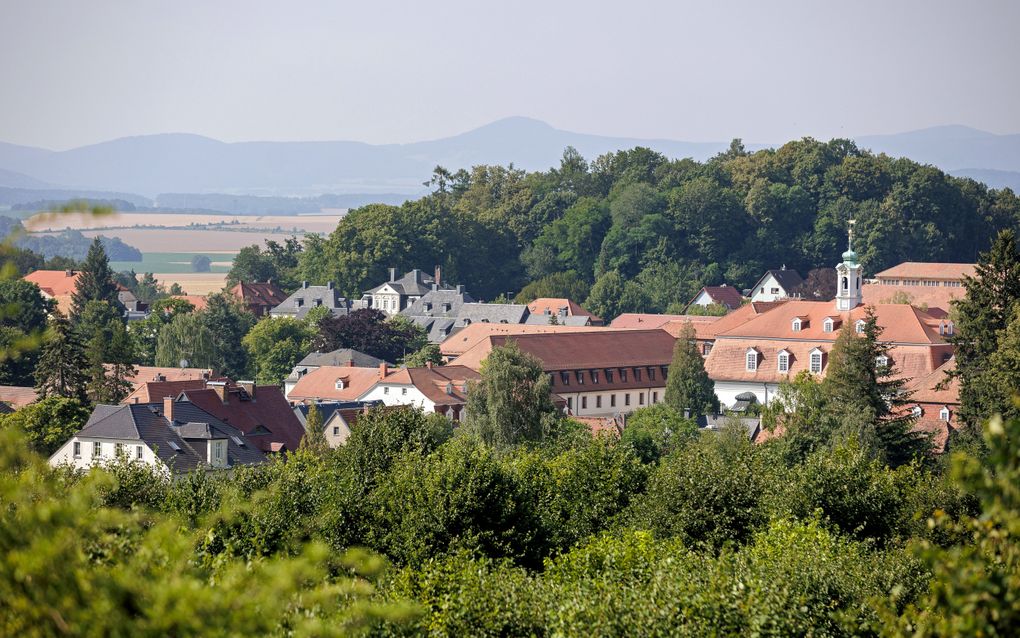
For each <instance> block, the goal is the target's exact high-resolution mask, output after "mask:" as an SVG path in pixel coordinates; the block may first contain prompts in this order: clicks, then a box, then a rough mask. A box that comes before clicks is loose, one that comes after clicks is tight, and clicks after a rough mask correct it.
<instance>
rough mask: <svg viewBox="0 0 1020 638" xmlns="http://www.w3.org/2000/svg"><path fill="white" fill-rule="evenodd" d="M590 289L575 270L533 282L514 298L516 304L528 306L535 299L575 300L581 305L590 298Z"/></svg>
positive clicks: (547, 276) (556, 273)
mask: <svg viewBox="0 0 1020 638" xmlns="http://www.w3.org/2000/svg"><path fill="white" fill-rule="evenodd" d="M589 291H590V288H589V286H588V284H586V283H585V282H584V281H582V280H581V278H580V277H578V276H577V273H575V272H574V271H573V270H568V271H567V272H554V273H552V274H550V275H546V276H545V277H542V278H541V279H538V280H536V281H533V282H531V283H530V284H528V285H527V286H525V287H524V288H522V289H521V292H520V293H518V294H517V296H516V297H514V303H521V304H527V303H531V302H532V301H534V300H535V299H540V298H553V299H573V300H575V301H577V302H578V303H580V301H581V300H583V299H587V298H588V292H589Z"/></svg>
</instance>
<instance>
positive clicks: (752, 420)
mask: <svg viewBox="0 0 1020 638" xmlns="http://www.w3.org/2000/svg"><path fill="white" fill-rule="evenodd" d="M731 423H736V424H738V425H740V426H742V427H743V428H744V429H746V430H747V438H749V439H752V440H753V439H754V437H755V436H757V434H758V430H759V429H760V427H761V419H759V418H757V417H738V416H730V415H727V414H710V415H707V416H705V415H702V416H699V417H698V427H700V428H706V429H708V430H721V429H723V428H725V427H726V426H727V425H730V424H731Z"/></svg>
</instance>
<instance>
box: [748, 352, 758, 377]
mask: <svg viewBox="0 0 1020 638" xmlns="http://www.w3.org/2000/svg"><path fill="white" fill-rule="evenodd" d="M745 365H746V367H747V371H748V372H755V371H756V370H757V369H758V351H757V350H755V349H754V348H749V349H748V350H747V354H746V356H745Z"/></svg>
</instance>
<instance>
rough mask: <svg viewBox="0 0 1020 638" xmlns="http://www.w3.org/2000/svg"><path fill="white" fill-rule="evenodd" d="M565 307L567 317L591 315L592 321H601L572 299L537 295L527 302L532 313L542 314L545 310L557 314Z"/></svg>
mask: <svg viewBox="0 0 1020 638" xmlns="http://www.w3.org/2000/svg"><path fill="white" fill-rule="evenodd" d="M563 308H566V309H567V316H568V317H591V319H592V322H593V323H594V322H600V321H602V319H601V318H599V317H598V316H596V315H593V314H592V313H590V312H588V311H587V310H585V309H584V308H582V307H581V305H580V304H578V303H577V302H575V301H573V300H572V299H567V298H560V297H539V298H538V299H535V300H534V301H532V302H531V303H529V304H528V311H529V312H530V313H531V314H533V315H540V314H544V313H545V311H546V310H548V311H549V313H550V314H554V315H555V314H559V312H560V310H561V309H563Z"/></svg>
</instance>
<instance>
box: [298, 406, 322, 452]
mask: <svg viewBox="0 0 1020 638" xmlns="http://www.w3.org/2000/svg"><path fill="white" fill-rule="evenodd" d="M323 427H325V426H324V424H323V422H322V412H320V411H319V406H318V405H316V404H315V403H313V404H311V405H310V406H308V414H307V415H306V416H305V435H304V436H303V437H302V438H301V447H302V448H304V449H306V450H308V451H309V452H312V453H313V454H324V453H325V452H326V451H327V450H329V443H328V442H327V441H326V433H325V431H324V430H323Z"/></svg>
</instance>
